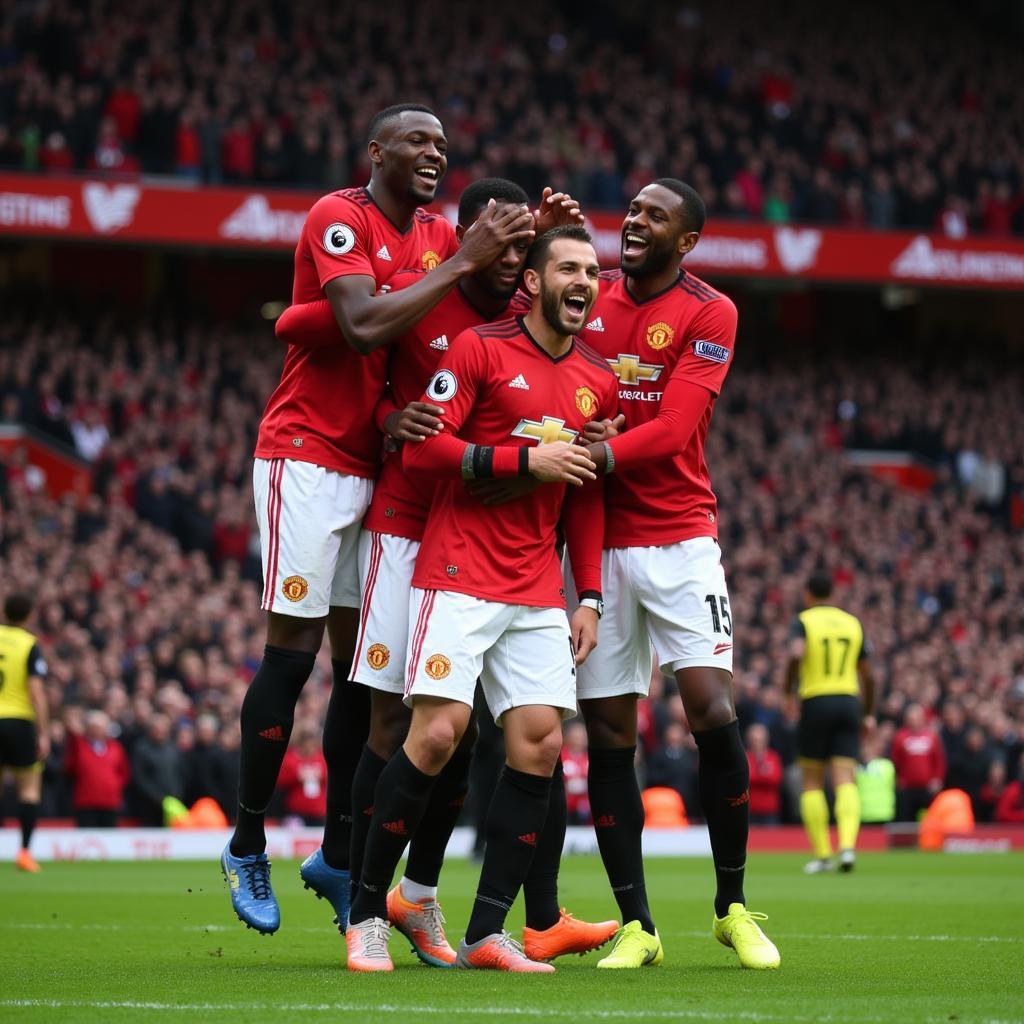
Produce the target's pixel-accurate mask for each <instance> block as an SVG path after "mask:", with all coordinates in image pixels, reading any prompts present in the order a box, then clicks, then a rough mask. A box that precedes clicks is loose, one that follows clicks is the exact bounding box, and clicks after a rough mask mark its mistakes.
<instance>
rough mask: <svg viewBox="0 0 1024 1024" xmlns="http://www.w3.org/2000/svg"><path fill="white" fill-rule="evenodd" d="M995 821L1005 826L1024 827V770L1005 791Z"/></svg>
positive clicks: (998, 805) (997, 807) (1000, 799)
mask: <svg viewBox="0 0 1024 1024" xmlns="http://www.w3.org/2000/svg"><path fill="white" fill-rule="evenodd" d="M994 818H995V820H996V821H997V822H999V823H1000V824H1005V825H1024V768H1022V769H1021V772H1020V775H1018V776H1017V778H1016V780H1014V781H1013V782H1011V783H1010V784H1009V785H1008V786H1007V787H1006V789H1004V790H1003V793H1002V796H1000V797H999V802H998V803H997V804H996V813H995V816H994Z"/></svg>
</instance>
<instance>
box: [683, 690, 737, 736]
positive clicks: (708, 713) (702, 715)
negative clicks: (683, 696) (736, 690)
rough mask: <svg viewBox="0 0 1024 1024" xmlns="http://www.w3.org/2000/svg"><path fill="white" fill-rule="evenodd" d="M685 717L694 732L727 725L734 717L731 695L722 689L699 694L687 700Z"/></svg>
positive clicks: (734, 711)
mask: <svg viewBox="0 0 1024 1024" xmlns="http://www.w3.org/2000/svg"><path fill="white" fill-rule="evenodd" d="M686 717H687V719H688V720H689V723H690V728H691V729H692V730H693V731H694V732H707V731H708V730H709V729H718V728H720V727H721V726H723V725H728V724H729V723H730V722H731V721H732V720H733V719H734V718H735V717H736V710H735V708H734V707H733V703H732V695H731V694H730V693H728V692H726V691H724V690H717V691H711V692H708V693H705V694H701V695H700V696H699V697H698V698H697V699H695V700H690V701H687V706H686Z"/></svg>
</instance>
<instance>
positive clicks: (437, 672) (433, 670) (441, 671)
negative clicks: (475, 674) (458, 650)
mask: <svg viewBox="0 0 1024 1024" xmlns="http://www.w3.org/2000/svg"><path fill="white" fill-rule="evenodd" d="M424 668H425V669H426V670H427V675H428V676H430V678H431V679H434V680H439V679H445V678H447V677H448V675H449V674H450V673H451V670H452V663H451V662H450V661H449V660H448V659H447V658H446V657H445V656H444V655H443V654H432V655H431V656H430V657H429V658H427V661H426V664H425V665H424Z"/></svg>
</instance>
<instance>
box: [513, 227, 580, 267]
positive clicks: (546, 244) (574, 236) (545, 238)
mask: <svg viewBox="0 0 1024 1024" xmlns="http://www.w3.org/2000/svg"><path fill="white" fill-rule="evenodd" d="M560 238H569V239H571V240H572V241H574V242H586V243H587V244H588V245H593V244H594V240H593V238H591V237H590V232H589V231H587V229H586V228H583V227H580V226H579V224H560V225H559V226H558V227H557V228H552V229H551V230H550V231H545V232H544V234H543V235H541V236H540V238H537V239H535V240H534V243H533V245H531V246H530V251H529V253H527V255H526V267H525V269H526V270H543V269H544V264H545V263H547V261H548V253H549V252H550V250H551V243H552V242H557V241H558V240H559V239H560Z"/></svg>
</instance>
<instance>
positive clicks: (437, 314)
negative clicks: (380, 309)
mask: <svg viewBox="0 0 1024 1024" xmlns="http://www.w3.org/2000/svg"><path fill="white" fill-rule="evenodd" d="M422 277H423V272H422V271H419V272H417V271H409V272H407V273H404V274H396V275H395V277H394V278H393V279H392V280H391V282H390V285H389V287H390V289H391V291H400V290H401V289H403V288H408V287H409V286H410V285H413V284H415V283H416V282H417V281H419V280H422ZM507 316H508V314H507V313H506V312H502V313H501V314H500V317H505V318H507ZM488 319H489V318H488V317H487V316H485V315H484V314H483V313H481V312H480V310H478V309H477V308H476V307H475V306H474V305H472V303H470V301H469V299H467V298H466V296H465V295H463V293H462V289H461V288H459V287H458V286H456V287H455V288H453V289H452V290H451V291H450V292H449V293H448V294H447V295H446V296H445V297H444V298H443V299H442V300H441V301H440V302H439V303H438V304H437V305H436V306H435V307H434V308H433V309H432V310H431V311H430V312H429V313H427V314H426V315H425V316H424V317H423V319H422V320H420V322H419V323H418V324H416V326H415V327H413V328H412V329H411V330H409V331H407V332H406V333H405V334H403V335H402V336H401V337H400V338H398V339H397V340H396V341H395V343H394V344H393V345H392V346H391V350H390V355H389V357H388V381H389V386H388V393H387V394H386V395H385V396H384V399H383V401H382V403H381V406H380V407H378V410H377V426H378V428H380V429H381V430H383V429H384V417H385V416H387V414H388V413H390V412H391V411H392V410H395V409H404V408H405V407H406V406H407V405H408V404H409V403H410V402H415V401H416V400H417V399H418V398H419V397H420V395H422V394H423V389H424V388H425V387H426V386H427V384H428V383H429V382H430V378H431V377H432V376H433V375H434V371H435V370H436V369H437V365H438V363H439V362H440V360H441V358H442V357H443V356H444V354H445V353H446V352H447V351H448V343H449V339H454V338H456V337H458V335H460V334H461V333H462V332H463V331H464V330H466V329H467V328H469V327H474V326H476V325H477V324H482V323H487V322H488ZM491 319H498V317H493V318H491ZM417 443H418V442H417ZM433 494H434V487H433V485H432V484H431V483H430V481H428V480H425V479H424V478H423V477H422V476H416V475H415V474H414V475H413V476H411V477H410V476H409V474H407V473H406V472H405V470H404V469H403V468H402V457H401V453H400V452H394V453H392V454H390V455H389V456H388V457H387V458H386V459H385V460H384V465H383V467H382V468H381V471H380V477H379V478H378V480H377V486H376V487H375V488H374V491H373V501H372V502H371V503H370V509H369V511H368V512H367V513H366V518H365V519H364V520H363V526H364V527H365V528H366V529H367V530H375V531H376V532H377V533H386V534H389V535H391V536H392V537H406V538H407V539H409V540H421V539H422V538H423V528H424V527H425V526H426V523H427V513H428V512H429V511H430V499H431V498H432V497H433Z"/></svg>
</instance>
